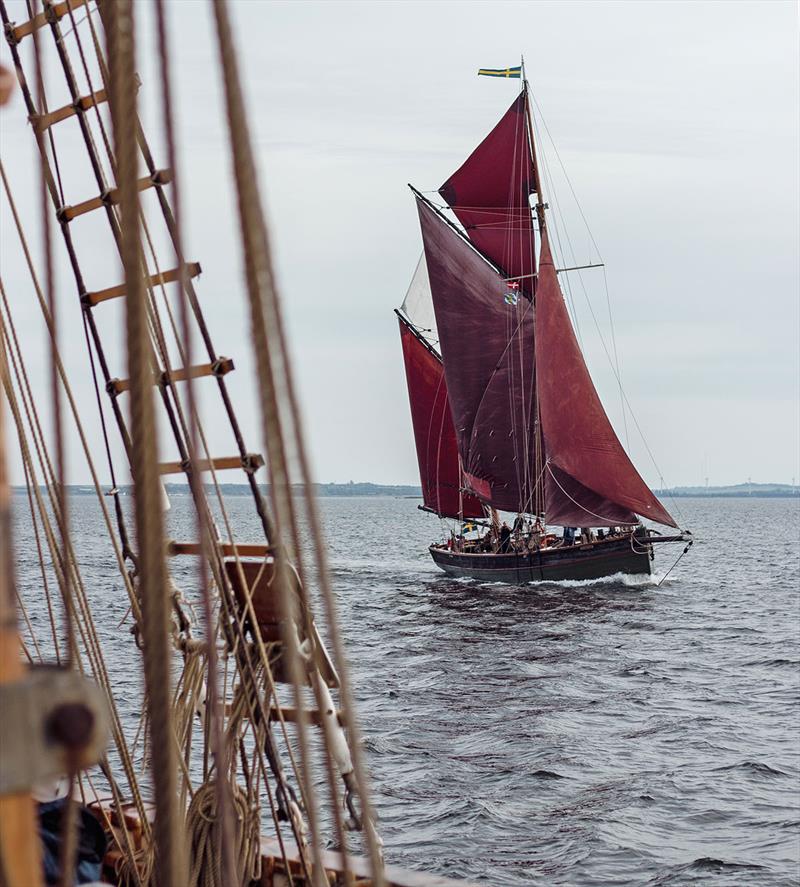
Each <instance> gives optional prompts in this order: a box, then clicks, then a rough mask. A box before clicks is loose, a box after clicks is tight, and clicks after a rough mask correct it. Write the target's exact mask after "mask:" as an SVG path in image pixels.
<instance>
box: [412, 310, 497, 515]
mask: <svg viewBox="0 0 800 887" xmlns="http://www.w3.org/2000/svg"><path fill="white" fill-rule="evenodd" d="M398 320H399V321H400V340H401V342H402V345H403V360H404V362H405V368H406V382H407V383H408V399H409V403H410V405H411V422H412V425H413V427H414V441H415V443H416V448H417V462H418V463H419V477H420V481H421V484H422V501H423V502H424V503H425V506H426V508H430V509H431V511H435V512H436V514H438V515H440V516H441V517H450V518H458V517H464V518H467V517H482V516H483V508H482V506H481V503H480V502H479V501H478V500H477V499H476V498H475V497H474V496H470V495H469V494H466V493H464V494H463V495H462V494H461V493H460V489H461V472H460V469H459V463H458V448H457V446H456V436H455V431H454V430H453V419H452V417H451V415H450V406H449V404H448V402H447V385H446V384H445V380H444V371H443V369H442V362H441V359H440V358H439V356H438V355H437V354H436V353H435V352H434V351H433V349H432V348H431V346H430V345H428V344H427V343H426V342H425V341H423V339H422V337H421V336H420V335H419V334H418V333H417V332H416V331H415V330H414V329H413V328H412V327H411V325H410V324H409V323H408V321H406V319H405V318H404V317H403V316H402V314H398Z"/></svg>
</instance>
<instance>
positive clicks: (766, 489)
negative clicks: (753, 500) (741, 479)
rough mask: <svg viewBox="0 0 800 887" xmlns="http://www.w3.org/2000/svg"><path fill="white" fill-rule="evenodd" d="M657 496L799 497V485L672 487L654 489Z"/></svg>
mask: <svg viewBox="0 0 800 887" xmlns="http://www.w3.org/2000/svg"><path fill="white" fill-rule="evenodd" d="M655 493H656V495H657V496H675V497H679V496H693V497H695V498H698V497H699V498H702V497H708V498H716V499H733V498H741V497H744V498H747V497H748V496H758V497H760V498H770V499H788V498H795V499H796V498H800V487H795V486H792V485H790V484H734V485H733V486H730V487H672V488H671V489H668V490H655Z"/></svg>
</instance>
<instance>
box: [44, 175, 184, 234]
mask: <svg viewBox="0 0 800 887" xmlns="http://www.w3.org/2000/svg"><path fill="white" fill-rule="evenodd" d="M171 181H172V170H169V169H159V170H158V171H157V172H156V173H155V175H152V176H143V177H142V178H141V179H139V180H138V181H137V182H136V188H137V190H139V191H147V189H148V188H154V187H155V186H156V185H168V184H169V183H170V182H171ZM119 196H120V195H119V188H110V189H109V190H108V191H106V193H105V194H101V195H100V196H99V197H90V198H89V200H84V201H83V202H82V203H76V204H75V205H74V206H62V207H61V209H59V211H58V217H59V219H60V220H61V221H65V222H71V221H72V220H73V219H75V218H77V217H78V216H82V215H84V214H85V213H88V212H91V211H92V210H95V209H100V208H101V207H103V206H116V205H117V204H118V203H119Z"/></svg>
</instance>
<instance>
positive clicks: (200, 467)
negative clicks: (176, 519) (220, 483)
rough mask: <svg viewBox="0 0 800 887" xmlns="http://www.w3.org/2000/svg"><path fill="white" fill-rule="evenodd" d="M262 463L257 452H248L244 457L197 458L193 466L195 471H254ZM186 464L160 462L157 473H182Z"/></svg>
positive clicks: (261, 457) (262, 458)
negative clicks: (233, 469) (238, 469)
mask: <svg viewBox="0 0 800 887" xmlns="http://www.w3.org/2000/svg"><path fill="white" fill-rule="evenodd" d="M263 464H264V457H263V456H261V455H260V454H258V453H248V454H247V455H246V456H245V457H244V459H242V457H241V456H222V457H220V458H219V459H197V460H196V462H195V463H194V468H195V470H197V471H211V469H212V468H213V469H214V471H229V470H230V469H232V468H241V469H243V470H244V471H247V472H250V471H256V470H257V469H259V468H261V466H262V465H263ZM188 467H189V466H188V465H185V464H184V463H183V462H162V463H161V465H159V466H158V471H159V474H183V473H184V472H186V471H187V469H188Z"/></svg>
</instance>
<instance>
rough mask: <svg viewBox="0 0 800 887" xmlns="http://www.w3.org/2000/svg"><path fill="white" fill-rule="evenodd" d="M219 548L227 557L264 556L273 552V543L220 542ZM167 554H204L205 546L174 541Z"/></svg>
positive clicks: (168, 547) (174, 555) (170, 544)
mask: <svg viewBox="0 0 800 887" xmlns="http://www.w3.org/2000/svg"><path fill="white" fill-rule="evenodd" d="M217 548H218V550H219V551H220V552H222V554H223V555H224V556H225V557H235V556H236V555H237V554H238V555H239V557H261V558H264V557H268V556H269V555H271V554H272V552H273V548H272V546H271V545H264V544H263V543H261V544H258V543H248V542H245V543H241V542H237V543H233V542H218V543H217ZM167 554H169V555H172V556H173V557H176V556H179V555H184V554H188V555H196V556H199V555H202V554H203V546H202V545H201V544H200V543H199V542H175V541H172V542H170V543H169V545H168V546H167Z"/></svg>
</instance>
